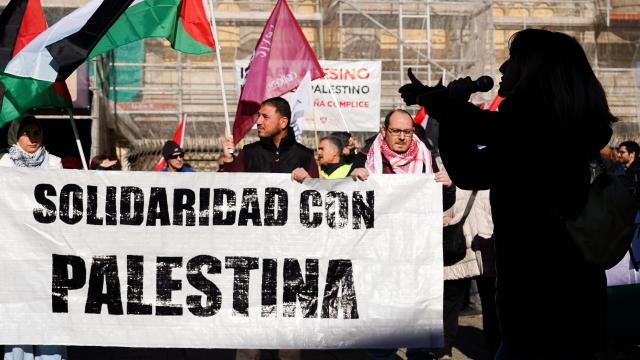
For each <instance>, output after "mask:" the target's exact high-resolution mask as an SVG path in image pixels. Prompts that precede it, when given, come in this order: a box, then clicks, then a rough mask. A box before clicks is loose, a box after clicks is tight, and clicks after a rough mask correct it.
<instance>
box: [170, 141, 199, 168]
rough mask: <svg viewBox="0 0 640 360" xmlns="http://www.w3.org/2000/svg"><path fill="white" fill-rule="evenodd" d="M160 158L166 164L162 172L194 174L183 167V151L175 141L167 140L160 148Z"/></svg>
mask: <svg viewBox="0 0 640 360" xmlns="http://www.w3.org/2000/svg"><path fill="white" fill-rule="evenodd" d="M162 156H163V157H164V160H165V161H166V162H167V166H165V167H164V169H162V171H163V172H167V171H168V172H195V170H193V169H192V168H190V167H188V166H184V150H183V149H182V148H181V147H180V145H178V144H176V142H175V141H172V140H168V141H167V142H165V143H164V146H163V147H162Z"/></svg>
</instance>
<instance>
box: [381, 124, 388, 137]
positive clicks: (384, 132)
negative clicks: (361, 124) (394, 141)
mask: <svg viewBox="0 0 640 360" xmlns="http://www.w3.org/2000/svg"><path fill="white" fill-rule="evenodd" d="M380 133H381V134H382V137H383V138H386V137H387V128H385V127H384V125H383V126H380Z"/></svg>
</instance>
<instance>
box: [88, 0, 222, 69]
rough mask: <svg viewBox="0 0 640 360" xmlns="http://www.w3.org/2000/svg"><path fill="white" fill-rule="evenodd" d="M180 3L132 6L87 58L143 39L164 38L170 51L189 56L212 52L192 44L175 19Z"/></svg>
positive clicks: (165, 0) (152, 0) (155, 0)
mask: <svg viewBox="0 0 640 360" xmlns="http://www.w3.org/2000/svg"><path fill="white" fill-rule="evenodd" d="M179 5H180V0H146V1H143V2H141V3H138V4H136V5H133V6H131V7H130V8H129V9H128V10H127V11H125V13H124V14H122V16H121V17H120V18H119V19H118V20H117V21H116V22H115V24H113V26H112V27H111V28H110V29H109V31H108V32H107V34H106V35H105V36H104V37H103V38H102V40H100V42H98V45H96V47H95V48H94V49H93V51H92V52H91V54H89V58H93V57H95V56H97V55H100V54H102V53H104V52H106V51H109V50H112V49H115V48H117V47H119V46H122V45H126V44H129V43H131V42H134V41H137V40H140V39H144V38H154V37H157V38H166V39H167V40H169V41H170V42H171V43H172V47H173V48H174V49H176V50H178V51H182V52H185V53H189V54H196V55H197V54H204V53H210V52H212V50H211V49H210V48H209V47H207V46H205V45H203V44H201V43H199V42H197V41H196V40H194V39H193V38H192V37H191V36H190V35H189V34H187V32H186V31H185V30H184V27H183V26H182V23H181V21H180V19H179V17H178V11H179V8H178V7H179Z"/></svg>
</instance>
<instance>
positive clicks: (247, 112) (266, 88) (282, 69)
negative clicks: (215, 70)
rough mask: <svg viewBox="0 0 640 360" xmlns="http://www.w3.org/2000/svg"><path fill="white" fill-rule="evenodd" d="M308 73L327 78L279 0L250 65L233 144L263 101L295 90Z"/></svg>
mask: <svg viewBox="0 0 640 360" xmlns="http://www.w3.org/2000/svg"><path fill="white" fill-rule="evenodd" d="M307 71H308V72H309V73H310V74H311V79H312V80H314V79H317V78H320V77H323V76H324V72H323V71H322V67H321V66H320V63H318V59H317V58H316V55H315V54H314V53H313V50H312V49H311V46H310V45H309V42H308V41H307V39H306V38H305V37H304V34H303V33H302V30H301V29H300V25H298V22H297V21H296V18H295V17H294V16H293V13H291V10H290V9H289V5H288V4H287V1H286V0H278V3H277V4H276V6H275V8H273V11H272V12H271V16H269V20H267V24H266V25H265V27H264V30H262V35H261V36H260V39H259V40H258V44H257V45H256V48H255V50H254V51H253V56H252V57H251V61H250V62H249V68H248V70H247V76H246V78H245V82H244V85H243V86H242V91H241V92H240V101H239V102H238V109H237V111H236V119H235V121H234V123H233V141H234V142H235V143H236V144H237V143H238V142H239V141H240V140H242V138H243V137H244V136H245V135H246V134H247V133H248V132H249V130H250V129H251V127H252V126H253V125H254V124H255V122H256V120H257V119H258V115H257V112H258V110H259V109H260V103H261V102H262V101H264V100H266V99H269V98H272V97H275V96H281V95H283V94H286V93H288V92H289V91H291V90H293V89H295V88H296V87H298V85H300V82H302V79H303V78H304V75H305V73H306V72H307Z"/></svg>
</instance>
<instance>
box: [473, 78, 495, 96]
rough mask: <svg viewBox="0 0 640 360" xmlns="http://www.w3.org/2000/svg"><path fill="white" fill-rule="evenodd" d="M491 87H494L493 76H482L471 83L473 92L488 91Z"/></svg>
mask: <svg viewBox="0 0 640 360" xmlns="http://www.w3.org/2000/svg"><path fill="white" fill-rule="evenodd" d="M491 89H493V79H492V78H491V76H487V75H483V76H480V77H479V78H477V79H476V80H475V81H474V82H473V83H472V84H471V90H473V91H472V93H474V92H487V91H489V90H491Z"/></svg>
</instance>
